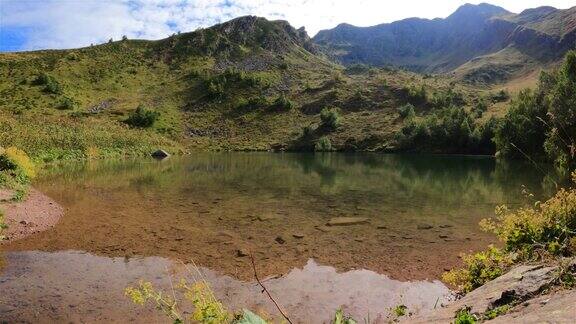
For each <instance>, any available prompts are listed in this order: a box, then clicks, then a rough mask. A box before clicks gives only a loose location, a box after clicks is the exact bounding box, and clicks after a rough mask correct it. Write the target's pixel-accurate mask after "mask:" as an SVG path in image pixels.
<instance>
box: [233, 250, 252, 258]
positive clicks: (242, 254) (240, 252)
mask: <svg viewBox="0 0 576 324" xmlns="http://www.w3.org/2000/svg"><path fill="white" fill-rule="evenodd" d="M249 255H250V252H248V250H246V249H238V250H236V256H237V257H240V258H242V257H246V256H249Z"/></svg>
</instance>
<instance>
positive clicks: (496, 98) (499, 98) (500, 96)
mask: <svg viewBox="0 0 576 324" xmlns="http://www.w3.org/2000/svg"><path fill="white" fill-rule="evenodd" d="M490 98H491V99H492V102H503V101H506V100H508V99H510V95H509V94H508V92H507V91H506V90H500V91H498V92H497V93H495V94H492V95H491V96H490Z"/></svg>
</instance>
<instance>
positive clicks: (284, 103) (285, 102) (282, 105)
mask: <svg viewBox="0 0 576 324" xmlns="http://www.w3.org/2000/svg"><path fill="white" fill-rule="evenodd" d="M274 107H275V108H276V109H278V110H290V109H292V107H294V103H292V101H290V99H288V98H286V96H285V95H280V96H279V97H278V98H276V100H274Z"/></svg>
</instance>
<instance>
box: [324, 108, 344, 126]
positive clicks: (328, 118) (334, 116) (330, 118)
mask: <svg viewBox="0 0 576 324" xmlns="http://www.w3.org/2000/svg"><path fill="white" fill-rule="evenodd" d="M320 120H321V121H322V126H324V127H325V128H328V129H332V130H334V129H336V128H338V126H340V115H339V114H338V111H337V110H336V109H335V108H332V109H329V108H324V109H322V111H321V112H320Z"/></svg>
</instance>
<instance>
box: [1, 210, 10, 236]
mask: <svg viewBox="0 0 576 324" xmlns="http://www.w3.org/2000/svg"><path fill="white" fill-rule="evenodd" d="M7 228H8V225H6V223H4V212H3V211H2V210H1V209H0V241H2V240H4V235H2V232H3V231H4V230H5V229H7Z"/></svg>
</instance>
